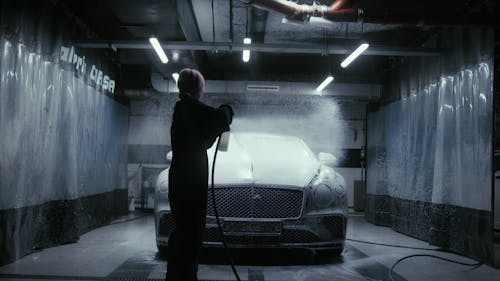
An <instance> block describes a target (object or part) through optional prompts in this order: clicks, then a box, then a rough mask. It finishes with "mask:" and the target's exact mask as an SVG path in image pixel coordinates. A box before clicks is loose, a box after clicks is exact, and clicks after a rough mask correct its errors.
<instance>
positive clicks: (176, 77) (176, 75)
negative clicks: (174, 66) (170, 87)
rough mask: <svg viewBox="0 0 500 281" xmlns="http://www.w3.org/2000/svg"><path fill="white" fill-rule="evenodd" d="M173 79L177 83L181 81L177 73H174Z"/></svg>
mask: <svg viewBox="0 0 500 281" xmlns="http://www.w3.org/2000/svg"><path fill="white" fill-rule="evenodd" d="M172 78H174V80H175V83H177V80H179V73H177V72H174V73H172Z"/></svg>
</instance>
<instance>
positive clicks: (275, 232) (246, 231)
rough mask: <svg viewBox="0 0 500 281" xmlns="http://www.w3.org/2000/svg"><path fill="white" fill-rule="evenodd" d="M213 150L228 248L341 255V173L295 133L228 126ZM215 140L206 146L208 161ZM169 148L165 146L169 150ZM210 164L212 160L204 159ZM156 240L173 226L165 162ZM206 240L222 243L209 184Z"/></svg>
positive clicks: (161, 243) (163, 239) (162, 242)
mask: <svg viewBox="0 0 500 281" xmlns="http://www.w3.org/2000/svg"><path fill="white" fill-rule="evenodd" d="M228 140H229V142H228V143H227V147H226V148H227V150H226V151H218V153H217V162H216V169H215V199H216V204H217V209H218V211H219V216H220V219H221V221H222V225H223V230H224V236H225V237H226V241H227V242H228V243H229V245H230V247H234V248H243V247H244V248H268V247H270V248H306V249H312V250H329V251H328V252H331V253H332V254H336V255H340V253H341V252H342V250H343V248H344V242H345V236H346V224H347V199H346V190H345V181H344V178H343V177H342V176H341V175H340V174H338V173H337V172H335V170H334V169H333V168H331V167H328V166H327V165H328V164H332V163H333V161H334V160H335V158H334V156H333V155H331V154H328V153H319V155H318V157H316V156H315V155H314V154H313V153H312V152H311V150H310V149H309V148H308V147H307V145H306V144H305V143H304V142H303V141H302V140H301V139H299V138H296V137H290V136H281V135H270V134H258V133H231V134H230V136H229V138H228ZM214 151H215V145H214V147H212V148H210V149H209V150H208V156H209V163H210V165H211V164H212V159H213V154H214ZM170 154H171V153H170ZM210 168H211V167H210ZM155 226H156V243H157V246H158V249H159V250H160V251H165V250H166V246H167V242H168V236H169V235H170V233H171V232H172V230H173V229H174V228H175V224H174V221H173V218H172V214H171V212H170V205H169V202H168V169H165V170H164V171H162V172H161V173H160V175H159V176H158V181H157V184H156V197H155ZM203 245H204V247H221V246H222V242H221V239H220V234H219V231H218V228H217V222H216V220H215V217H214V209H213V206H212V197H211V192H210V190H209V196H208V208H207V224H206V228H205V234H204V240H203Z"/></svg>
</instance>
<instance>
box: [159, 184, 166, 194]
mask: <svg viewBox="0 0 500 281" xmlns="http://www.w3.org/2000/svg"><path fill="white" fill-rule="evenodd" d="M158 191H160V193H167V192H168V185H160V186H159V187H158Z"/></svg>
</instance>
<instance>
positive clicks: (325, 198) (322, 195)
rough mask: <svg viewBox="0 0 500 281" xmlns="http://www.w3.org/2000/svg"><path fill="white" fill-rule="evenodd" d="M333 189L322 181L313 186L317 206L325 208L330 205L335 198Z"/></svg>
mask: <svg viewBox="0 0 500 281" xmlns="http://www.w3.org/2000/svg"><path fill="white" fill-rule="evenodd" d="M333 192H334V191H333V189H332V188H331V187H330V186H328V185H326V184H324V183H321V184H319V185H317V186H315V187H314V188H313V200H314V204H315V205H316V206H317V207H321V208H325V207H329V206H330V204H332V202H333V200H334V194H333Z"/></svg>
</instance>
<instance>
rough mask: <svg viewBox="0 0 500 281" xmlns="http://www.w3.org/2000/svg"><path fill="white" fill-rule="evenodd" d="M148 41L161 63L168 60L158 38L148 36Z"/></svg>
mask: <svg viewBox="0 0 500 281" xmlns="http://www.w3.org/2000/svg"><path fill="white" fill-rule="evenodd" d="M149 43H151V45H152V46H153V48H154V49H155V51H156V54H158V57H160V60H161V62H162V63H167V62H168V58H167V55H166V54H165V52H164V51H163V48H162V47H161V45H160V42H159V41H158V39H156V38H155V37H151V38H149Z"/></svg>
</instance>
